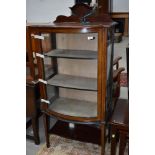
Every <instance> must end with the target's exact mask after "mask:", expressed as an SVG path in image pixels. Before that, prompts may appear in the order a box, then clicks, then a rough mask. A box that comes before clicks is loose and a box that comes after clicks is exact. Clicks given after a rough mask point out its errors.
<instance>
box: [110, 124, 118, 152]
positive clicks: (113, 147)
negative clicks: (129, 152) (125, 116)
mask: <svg viewBox="0 0 155 155" xmlns="http://www.w3.org/2000/svg"><path fill="white" fill-rule="evenodd" d="M116 141H117V140H116V129H115V127H113V126H112V127H111V155H115V154H116V143H117V142H116Z"/></svg>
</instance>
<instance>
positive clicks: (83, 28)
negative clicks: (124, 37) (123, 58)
mask: <svg viewBox="0 0 155 155" xmlns="http://www.w3.org/2000/svg"><path fill="white" fill-rule="evenodd" d="M114 25H115V24H114V23H113V22H91V23H86V24H84V23H78V22H63V23H47V24H36V25H35V24H32V25H29V26H28V27H29V37H30V38H31V40H33V41H34V44H33V48H31V49H33V50H32V51H31V52H32V53H33V52H34V55H35V56H36V58H37V65H38V81H39V84H40V95H41V109H42V111H43V117H44V126H45V135H46V145H47V147H49V146H50V143H49V122H48V118H49V117H55V118H56V119H58V120H63V121H67V122H72V123H82V124H92V125H95V126H97V127H99V128H100V129H101V153H102V154H104V146H105V125H106V122H107V119H108V116H109V114H110V113H111V110H112V108H113V105H112V80H113V79H112V77H113V76H112V72H113V42H114V41H113V40H114V39H113V36H114ZM43 33H47V34H48V33H50V34H51V36H52V37H53V39H52V44H53V45H55V46H53V49H52V50H51V51H49V52H46V53H45V52H43V51H42V46H41V40H42V39H44V36H42V34H43ZM46 64H48V66H50V67H49V70H48V74H47V73H46V69H45V66H46Z"/></svg>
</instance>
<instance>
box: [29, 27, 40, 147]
mask: <svg viewBox="0 0 155 155" xmlns="http://www.w3.org/2000/svg"><path fill="white" fill-rule="evenodd" d="M30 49H31V41H30V38H29V30H28V27H27V28H26V118H27V119H28V121H27V122H26V128H28V127H29V126H32V129H33V136H32V135H29V134H27V135H26V138H28V139H32V140H34V142H35V144H39V143H40V139H39V124H38V116H39V112H40V110H39V109H40V108H39V106H40V102H39V98H40V95H39V94H40V93H39V84H38V82H37V68H36V65H35V63H34V58H33V53H32V52H30Z"/></svg>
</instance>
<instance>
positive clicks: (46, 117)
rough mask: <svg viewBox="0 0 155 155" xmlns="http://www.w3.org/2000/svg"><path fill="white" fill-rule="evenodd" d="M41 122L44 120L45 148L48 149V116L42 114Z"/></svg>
mask: <svg viewBox="0 0 155 155" xmlns="http://www.w3.org/2000/svg"><path fill="white" fill-rule="evenodd" d="M43 120H44V129H45V138H46V146H47V148H49V147H50V142H49V116H48V115H46V114H43Z"/></svg>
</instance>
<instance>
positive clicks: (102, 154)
mask: <svg viewBox="0 0 155 155" xmlns="http://www.w3.org/2000/svg"><path fill="white" fill-rule="evenodd" d="M101 155H105V124H101Z"/></svg>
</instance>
